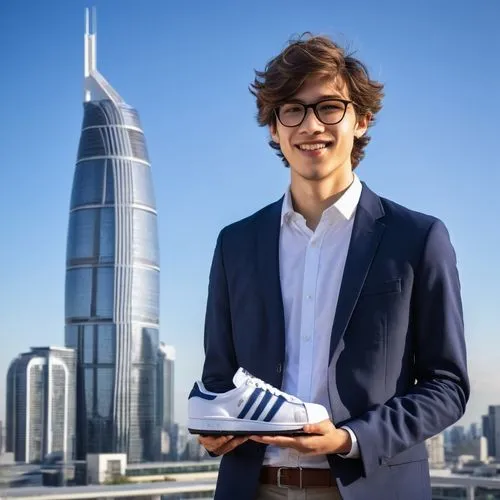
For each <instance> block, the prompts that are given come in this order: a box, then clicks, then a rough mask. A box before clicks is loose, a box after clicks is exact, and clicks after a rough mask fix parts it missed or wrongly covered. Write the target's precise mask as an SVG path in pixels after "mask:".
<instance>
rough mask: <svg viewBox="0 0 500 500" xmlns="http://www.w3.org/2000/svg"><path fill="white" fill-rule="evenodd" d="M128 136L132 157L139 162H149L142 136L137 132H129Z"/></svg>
mask: <svg viewBox="0 0 500 500" xmlns="http://www.w3.org/2000/svg"><path fill="white" fill-rule="evenodd" d="M128 136H129V139H130V146H131V148H132V155H133V156H134V157H135V158H138V159H139V160H145V161H149V158H148V151H147V149H146V142H145V140H144V134H143V133H142V132H138V131H137V130H129V131H128Z"/></svg>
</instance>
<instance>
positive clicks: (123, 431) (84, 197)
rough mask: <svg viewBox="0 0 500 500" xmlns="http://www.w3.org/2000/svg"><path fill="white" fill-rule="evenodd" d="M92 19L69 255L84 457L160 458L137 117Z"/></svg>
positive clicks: (149, 248) (146, 197)
mask: <svg viewBox="0 0 500 500" xmlns="http://www.w3.org/2000/svg"><path fill="white" fill-rule="evenodd" d="M89 21H90V16H89V12H88V11H87V12H86V33H85V90H84V116H83V124H82V133H81V137H80V145H79V148H78V156H77V162H76V168H75V174H74V180H73V191H72V195H71V204H70V217H69V227H68V240H67V253H66V298H65V316H66V346H68V347H72V348H75V349H76V350H77V352H78V387H77V394H78V396H77V410H78V414H77V415H78V420H77V453H78V456H79V457H82V458H83V457H84V456H85V455H86V453H106V452H114V453H119V452H121V453H127V455H128V460H129V461H131V462H138V461H144V460H152V459H154V456H155V450H154V447H155V446H157V442H158V440H159V436H157V435H156V432H157V431H156V422H155V409H156V363H157V350H158V347H159V339H158V325H159V314H158V309H159V271H160V268H159V254H158V236H157V221H156V208H155V199H154V193H153V184H152V178H151V167H150V163H149V159H148V154H147V150H146V145H145V140H144V134H143V131H142V128H141V124H140V121H139V116H138V114H137V112H136V111H135V110H134V109H133V108H132V107H130V106H129V105H127V104H126V103H125V102H124V101H123V100H122V98H121V97H120V96H119V95H118V93H117V92H116V91H115V90H114V89H113V88H112V87H111V86H110V85H109V83H108V82H107V81H106V80H105V79H104V77H103V76H102V75H101V74H100V73H99V72H98V71H97V69H96V52H95V49H96V34H95V27H94V28H92V29H90V26H89Z"/></svg>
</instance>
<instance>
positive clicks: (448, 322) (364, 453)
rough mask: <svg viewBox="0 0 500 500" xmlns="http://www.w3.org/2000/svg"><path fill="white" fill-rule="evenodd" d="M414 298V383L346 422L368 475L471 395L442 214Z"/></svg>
mask: <svg viewBox="0 0 500 500" xmlns="http://www.w3.org/2000/svg"><path fill="white" fill-rule="evenodd" d="M412 302H413V304H412V313H411V314H412V317H411V318H410V321H411V324H412V326H411V330H412V331H413V339H412V340H413V342H414V355H415V358H414V362H415V373H416V379H417V380H416V382H415V385H414V386H412V388H411V389H410V390H409V391H408V393H407V394H405V395H403V396H398V397H394V398H392V399H390V400H389V401H387V402H386V403H385V404H383V405H377V406H375V407H373V408H371V409H370V410H369V411H368V412H366V413H365V414H363V415H361V416H360V417H359V418H355V419H352V420H349V421H347V422H345V424H346V425H348V426H349V427H350V428H351V429H352V431H353V432H354V433H355V434H356V437H357V439H358V444H359V449H360V453H361V459H362V462H363V466H364V474H365V476H369V475H370V474H371V473H373V472H374V471H376V470H377V468H378V467H379V466H380V465H381V464H383V463H385V462H386V461H387V460H389V459H391V458H392V457H394V456H395V455H397V454H398V453H401V452H402V451H405V450H407V449H408V448H411V447H412V446H414V445H416V444H418V443H421V442H423V441H424V440H425V439H427V438H429V437H431V436H434V435H436V434H438V433H439V432H441V431H443V430H444V429H445V428H447V427H448V426H450V425H452V424H453V423H454V422H456V421H457V420H458V419H459V418H460V417H461V416H462V415H463V413H464V411H465V406H466V403H467V401H468V398H469V380H468V375H467V361H466V348H465V339H464V324H463V313H462V303H461V298H460V282H459V277H458V271H457V266H456V257H455V252H454V250H453V247H452V245H451V242H450V238H449V235H448V231H447V230H446V227H445V226H444V224H443V223H442V222H441V221H439V220H436V221H435V222H434V223H433V224H432V226H431V228H430V229H429V231H428V234H427V238H426V242H425V246H424V249H423V253H422V256H421V260H420V263H419V265H418V267H417V269H416V272H415V279H414V289H413V296H412Z"/></svg>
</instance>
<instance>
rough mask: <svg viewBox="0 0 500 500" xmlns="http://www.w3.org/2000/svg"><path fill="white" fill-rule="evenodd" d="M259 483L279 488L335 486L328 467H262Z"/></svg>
mask: <svg viewBox="0 0 500 500" xmlns="http://www.w3.org/2000/svg"><path fill="white" fill-rule="evenodd" d="M260 482H261V484H273V485H275V486H279V487H280V488H286V487H288V486H295V487H296V488H328V487H337V483H336V482H335V479H334V478H333V477H332V473H331V472H330V469H309V468H302V467H293V468H292V467H262V469H261V471H260Z"/></svg>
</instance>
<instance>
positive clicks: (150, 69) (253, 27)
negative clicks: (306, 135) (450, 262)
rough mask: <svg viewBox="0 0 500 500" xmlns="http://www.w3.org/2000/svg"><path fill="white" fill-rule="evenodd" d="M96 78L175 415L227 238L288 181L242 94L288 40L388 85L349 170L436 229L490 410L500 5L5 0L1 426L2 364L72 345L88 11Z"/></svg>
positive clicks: (190, 376) (473, 406) (474, 373)
mask: <svg viewBox="0 0 500 500" xmlns="http://www.w3.org/2000/svg"><path fill="white" fill-rule="evenodd" d="M91 5H96V6H97V28H98V41H97V58H98V68H99V69H100V71H101V72H102V73H103V74H104V75H105V77H106V78H107V79H108V80H109V81H110V83H111V84H112V85H113V86H114V87H115V88H116V89H117V90H118V91H119V93H120V94H121V95H122V96H123V97H124V99H125V100H126V101H127V102H128V103H129V104H131V105H133V106H134V107H136V108H137V109H138V110H139V112H140V114H141V118H142V122H143V127H144V130H145V133H146V138H147V143H148V147H149V153H150V157H151V160H152V165H153V179H154V183H155V190H156V197H157V206H158V213H159V233H160V245H161V248H160V250H161V339H162V340H163V341H165V342H167V343H169V344H173V345H174V346H175V347H176V348H177V363H176V391H177V394H178V398H177V408H176V414H177V417H178V418H179V419H180V420H181V421H182V420H183V419H184V418H185V414H186V405H185V397H186V393H187V391H188V389H189V388H190V386H191V384H192V382H193V380H194V379H195V378H198V377H199V375H200V371H201V363H202V330H203V318H204V309H205V299H206V292H207V284H208V271H209V266H210V261H211V257H212V251H213V247H214V244H215V239H216V236H217V233H218V231H219V230H220V229H221V227H222V226H224V225H225V224H228V223H230V222H232V221H234V220H236V219H239V218H242V217H244V216H246V215H248V214H250V213H251V212H253V211H255V210H257V209H259V208H260V207H262V206H263V205H266V204H268V203H269V202H271V201H274V200H275V199H277V198H278V197H280V196H281V194H282V193H283V191H284V190H285V189H286V187H287V183H288V172H287V170H286V169H285V168H284V167H282V164H281V162H280V161H279V159H278V158H277V157H276V156H275V155H274V153H273V152H272V151H271V149H270V148H269V147H268V146H267V132H266V130H264V129H262V128H259V127H258V126H257V124H256V122H255V104H254V101H253V97H252V96H251V94H250V93H249V92H248V85H249V83H250V82H251V81H252V79H253V76H254V74H253V70H254V69H255V68H256V69H262V68H263V67H264V65H265V63H266V62H267V61H268V60H269V59H270V58H271V57H272V56H274V55H276V54H277V53H278V52H279V51H280V50H281V49H282V48H283V47H284V46H285V43H286V41H287V40H288V38H289V37H290V36H291V35H293V34H296V33H301V32H304V31H312V32H314V33H324V34H329V35H331V36H333V37H334V38H335V39H336V40H338V41H340V42H341V43H342V44H344V45H348V46H350V47H351V48H352V49H354V50H356V51H357V55H358V57H359V58H361V59H362V60H363V61H364V62H365V63H366V64H367V65H368V68H369V69H370V70H371V72H372V75H373V76H374V77H375V78H377V79H380V80H381V81H383V82H384V83H385V85H386V98H385V105H384V108H383V110H382V112H381V113H380V115H379V120H378V123H377V124H376V125H375V127H374V128H373V129H372V137H373V140H372V143H371V144H370V145H369V146H368V149H367V155H366V159H365V160H364V161H363V163H362V165H361V166H360V167H359V169H358V173H359V176H360V177H361V178H362V179H363V180H365V181H366V182H367V183H368V185H369V186H370V187H371V188H372V189H374V190H375V191H377V192H378V193H379V194H381V195H384V196H387V197H390V198H392V199H394V200H395V201H397V202H399V203H402V204H404V205H407V206H409V207H411V208H413V209H416V210H421V211H423V212H427V213H431V214H433V215H436V216H438V217H440V218H442V219H443V220H444V221H445V223H446V224H447V226H448V228H449V230H450V233H451V237H452V240H453V243H454V245H455V248H456V251H457V254H458V259H459V269H460V273H461V279H462V286H463V299H464V309H465V319H466V327H467V339H468V346H469V360H470V362H469V365H470V374H471V379H472V387H473V395H472V398H471V402H470V405H469V410H468V412H467V414H466V416H465V418H464V422H465V423H469V422H471V421H474V420H477V419H478V418H479V416H480V414H482V413H484V412H485V411H486V406H487V404H493V403H495V404H500V382H499V378H500V377H499V370H500V368H499V365H500V327H499V309H500V304H499V295H500V294H499V284H500V266H499V264H498V258H499V257H498V249H499V248H500V224H499V218H500V202H499V200H498V195H497V191H498V189H499V188H498V186H499V181H500V174H499V171H500V167H499V162H498V158H497V151H496V146H495V145H496V144H498V142H499V139H498V129H495V127H496V126H497V120H498V119H499V117H500V99H499V98H498V92H499V81H500V59H499V53H500V30H499V27H498V23H499V20H500V3H499V2H498V1H497V0H479V1H478V0H474V1H472V0H471V1H465V0H464V1H457V0H440V1H435V0H425V1H419V2H401V1H396V0H394V1H380V2H374V1H372V0H360V1H358V2H347V1H344V2H338V1H336V0H328V1H311V2H304V1H303V0H302V1H295V0H287V1H279V0H276V1H272V2H270V1H268V0H254V1H252V2H238V1H234V0H232V1H212V2H207V1H204V0H192V1H190V2H189V1H188V2H179V1H175V0H173V1H161V0H157V1H153V0H143V1H142V2H138V1H132V0H97V1H96V2H95V3H94V4H92V3H88V2H85V1H81V0H71V1H67V0H60V1H56V0H46V1H44V2H38V1H28V0H3V1H2V2H1V4H0V47H2V61H1V64H2V74H1V76H0V91H1V98H2V119H1V121H0V138H1V152H2V156H1V167H0V186H1V189H2V191H1V193H2V195H1V196H0V213H1V214H2V216H1V218H0V230H1V233H0V234H1V241H2V244H1V245H0V282H1V283H2V286H1V287H0V315H1V318H2V321H1V323H0V332H1V340H2V348H1V349H0V418H1V416H3V414H4V407H5V375H6V370H7V367H8V365H9V363H10V361H11V360H12V359H13V358H14V357H15V356H16V355H17V354H18V353H20V352H22V351H26V350H28V349H29V347H30V346H35V345H48V344H51V345H63V343H64V333H63V332H64V270H65V251H66V230H67V223H68V208H69V197H70V191H71V183H72V178H73V170H74V163H75V158H76V151H77V146H78V140H79V134H80V126H81V119H82V104H81V101H82V83H83V29H84V8H85V7H87V6H91Z"/></svg>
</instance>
